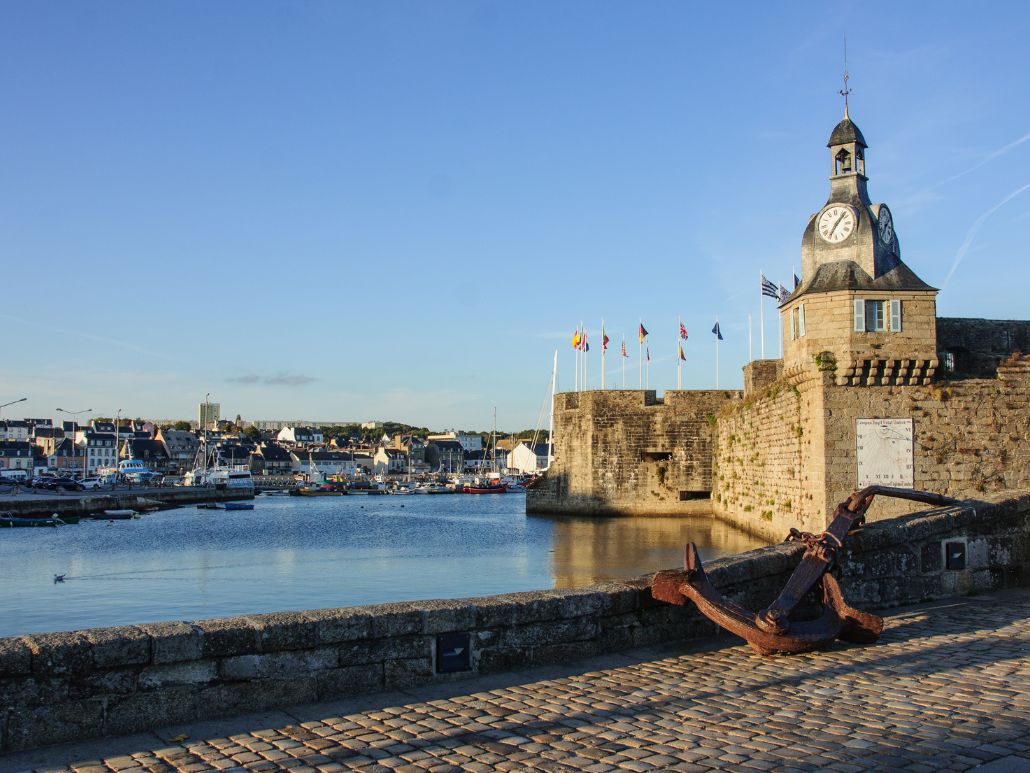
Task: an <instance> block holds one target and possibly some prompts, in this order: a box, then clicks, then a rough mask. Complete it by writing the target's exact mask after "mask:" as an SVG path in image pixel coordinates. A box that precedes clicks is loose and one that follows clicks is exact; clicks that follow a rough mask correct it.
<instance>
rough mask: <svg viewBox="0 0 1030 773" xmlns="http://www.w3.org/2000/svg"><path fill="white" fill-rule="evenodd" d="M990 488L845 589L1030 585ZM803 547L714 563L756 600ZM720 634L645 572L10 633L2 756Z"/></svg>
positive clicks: (852, 572) (878, 545) (865, 564)
mask: <svg viewBox="0 0 1030 773" xmlns="http://www.w3.org/2000/svg"><path fill="white" fill-rule="evenodd" d="M988 500H989V501H985V502H972V503H965V504H963V505H960V506H955V507H950V508H944V509H939V510H933V511H928V512H924V513H920V514H916V515H911V516H907V517H904V518H899V519H896V520H892V521H884V522H880V523H876V524H873V525H871V526H869V527H867V528H866V529H865V530H863V531H862V532H860V533H859V534H857V535H855V536H853V537H851V538H850V539H849V541H848V543H847V550H846V551H845V553H844V556H843V559H842V561H841V569H840V579H841V584H842V586H843V588H844V591H845V593H846V595H847V597H848V600H849V601H850V602H851V603H852V604H855V605H856V606H859V607H860V608H864V609H875V608H882V607H886V606H892V605H896V604H905V603H910V602H917V601H922V600H926V599H932V598H941V597H947V596H950V595H954V594H957V593H969V592H973V591H985V590H990V589H994V588H1001V587H1005V586H1009V585H1017V584H1026V583H1027V582H1028V580H1030V495H1028V494H1019V495H1005V496H997V497H993V498H988ZM880 504H881V501H880V500H878V501H877V503H875V504H874V506H873V508H874V510H875V509H876V508H878V507H879V506H880ZM802 549H803V547H802V546H801V545H799V544H797V543H793V544H781V545H776V546H772V547H767V548H761V549H759V550H755V551H751V552H750V553H743V554H740V555H737V556H732V557H729V558H724V559H720V560H717V561H713V562H711V563H710V564H709V565H708V566H707V567H706V568H707V571H708V575H709V577H710V579H711V580H712V582H713V584H714V585H715V586H716V587H717V588H719V589H720V590H721V591H722V592H723V593H725V594H726V595H727V596H728V597H730V598H733V599H734V600H735V601H737V602H738V603H741V604H743V605H745V606H747V607H748V608H751V609H755V610H757V609H760V608H762V607H763V606H765V605H766V604H768V603H769V602H770V601H772V599H773V598H774V597H775V596H776V595H777V594H778V593H779V591H780V590H781V589H782V587H783V585H784V582H785V581H786V579H787V577H788V576H789V574H790V573H791V572H792V571H793V569H794V567H795V566H796V565H797V560H798V558H799V555H800V552H801V551H802ZM956 554H960V555H961V556H962V560H961V561H960V562H958V563H956V562H955V560H954V557H955V555H956ZM661 568H668V567H655V569H661ZM713 632H714V626H713V625H712V624H711V623H710V622H709V621H708V620H706V619H705V618H703V617H701V616H700V614H699V613H698V612H697V611H696V609H695V608H694V607H693V605H687V606H682V607H677V606H671V605H666V604H659V603H656V602H655V601H654V600H653V599H652V598H651V594H650V589H649V580H648V578H642V579H640V580H636V581H631V582H625V583H612V584H608V585H602V586H595V587H591V588H580V589H576V590H562V591H559V590H555V591H539V592H533V593H515V594H510V595H504V596H493V597H486V598H472V599H456V600H451V601H422V602H411V603H403V604H384V605H378V606H369V607H354V608H350V609H325V610H315V611H310V612H291V613H282V614H266V615H253V616H248V617H234V618H226V619H221V620H206V621H201V622H195V623H187V622H171V623H158V624H152V625H137V626H126V627H121V628H100V629H93V630H86V631H77V632H71V633H50V634H33V635H29V636H19V637H12V638H6V639H0V753H2V752H9V751H14V750H19V749H28V748H33V747H37V746H43V745H46V744H53V743H59V742H62V741H69V740H76V739H82V738H90V737H97V736H101V735H117V734H128V733H135V732H139V731H142V730H145V729H150V728H155V727H160V726H162V725H168V724H175V723H181V722H186V721H191V720H194V719H203V718H211V717H219V716H230V715H233V714H240V713H245V712H248V711H254V710H257V709H261V708H266V707H270V706H290V705H294V704H301V703H309V702H314V701H317V700H321V699H329V698H339V697H342V696H347V695H353V694H357V693H363V692H373V691H378V690H388V689H404V688H407V687H413V686H416V685H423V684H430V683H434V682H446V681H450V680H454V679H462V678H465V677H468V676H474V675H476V674H486V673H496V672H502V671H508V670H513V669H518V668H520V667H522V666H526V665H533V664H546V663H557V662H563V661H571V660H576V659H579V658H583V657H589V656H591V655H596V654H601V653H605V652H615V651H619V650H625V649H630V648H633V647H639V646H646V645H652V644H658V643H662V642H669V641H673V640H679V639H683V638H691V637H699V636H707V635H710V634H712V633H713ZM455 635H456V636H458V637H459V639H460V640H461V641H460V642H459V643H457V644H456V643H455V641H454V640H453V639H451V638H450V637H452V636H455ZM873 646H875V645H873ZM462 647H464V648H467V650H468V652H469V655H470V657H469V660H468V664H467V665H468V668H467V670H464V671H458V672H455V673H445V672H444V671H443V669H442V668H441V667H440V664H441V662H442V661H441V657H442V656H443V657H448V656H449V655H450V654H454V653H456V652H457V651H458V650H459V649H460V648H462ZM0 766H2V761H0Z"/></svg>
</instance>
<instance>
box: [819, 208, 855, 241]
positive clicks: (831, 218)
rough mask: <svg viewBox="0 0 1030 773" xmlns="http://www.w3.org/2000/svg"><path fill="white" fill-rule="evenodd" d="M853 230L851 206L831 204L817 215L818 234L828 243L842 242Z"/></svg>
mask: <svg viewBox="0 0 1030 773" xmlns="http://www.w3.org/2000/svg"><path fill="white" fill-rule="evenodd" d="M854 230H855V213H854V211H853V210H852V209H851V207H847V206H844V205H843V204H833V205H831V206H829V207H827V208H826V209H824V210H823V213H822V214H821V215H819V235H820V236H822V237H823V238H824V239H825V240H826V241H828V242H829V243H830V244H836V243H837V242H842V241H844V240H845V239H847V238H848V237H849V236H851V232H852V231H854Z"/></svg>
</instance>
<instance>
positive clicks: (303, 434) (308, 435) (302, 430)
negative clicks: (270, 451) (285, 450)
mask: <svg viewBox="0 0 1030 773" xmlns="http://www.w3.org/2000/svg"><path fill="white" fill-rule="evenodd" d="M276 440H278V441H279V442H280V443H284V444H286V445H288V446H310V445H321V444H322V430H320V429H317V428H315V427H283V428H282V429H280V430H279V434H278V435H276Z"/></svg>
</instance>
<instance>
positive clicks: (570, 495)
mask: <svg viewBox="0 0 1030 773" xmlns="http://www.w3.org/2000/svg"><path fill="white" fill-rule="evenodd" d="M739 399H741V393H740V392H735V391H729V390H707V391H705V390H700V391H675V392H666V394H665V397H664V399H658V398H657V397H656V396H655V392H654V391H638V390H608V391H603V392H602V391H594V392H570V393H564V394H559V395H556V396H555V409H554V410H555V436H554V437H555V440H554V443H555V446H554V455H555V461H554V464H553V465H552V466H551V469H550V470H549V471H548V473H547V475H546V476H545V478H544V479H543V481H542V482H541V483H540V484H539V485H538V486H536V487H535V488H533V489H531V490H530V491H529V492H527V495H526V511H527V512H530V513H534V512H535V513H549V512H560V513H577V514H623V515H672V514H691V513H699V512H707V511H708V509H709V504H708V498H709V494H710V491H711V481H712V458H713V457H712V437H713V429H714V426H715V415H716V413H717V412H718V411H719V409H720V408H721V407H722V406H723V405H725V404H727V403H728V402H733V401H735V400H739Z"/></svg>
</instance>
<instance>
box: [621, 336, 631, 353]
mask: <svg viewBox="0 0 1030 773" xmlns="http://www.w3.org/2000/svg"><path fill="white" fill-rule="evenodd" d="M621 353H622V356H623V357H629V355H628V354H626V337H625V336H623V337H622V352H621Z"/></svg>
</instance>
